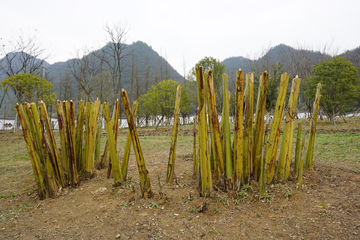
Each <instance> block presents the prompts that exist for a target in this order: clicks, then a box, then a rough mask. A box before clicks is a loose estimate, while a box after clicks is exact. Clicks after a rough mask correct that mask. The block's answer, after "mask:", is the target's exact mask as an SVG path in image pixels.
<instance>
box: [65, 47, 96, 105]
mask: <svg viewBox="0 0 360 240" xmlns="http://www.w3.org/2000/svg"><path fill="white" fill-rule="evenodd" d="M68 68H69V70H70V73H71V75H72V77H73V78H74V79H75V82H76V83H77V88H78V93H79V95H78V99H79V100H80V99H85V100H86V101H91V100H92V98H93V96H92V93H93V91H94V89H95V87H96V83H95V81H94V78H93V77H94V76H95V75H97V74H99V73H100V72H101V70H102V61H101V60H99V59H98V58H97V57H95V56H94V55H93V54H91V53H90V51H89V50H87V49H86V48H85V49H84V50H83V52H82V54H80V52H79V51H78V52H77V58H75V59H71V60H70V61H68Z"/></svg>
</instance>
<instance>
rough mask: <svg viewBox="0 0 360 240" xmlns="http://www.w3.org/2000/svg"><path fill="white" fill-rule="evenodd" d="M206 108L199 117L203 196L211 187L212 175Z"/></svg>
mask: <svg viewBox="0 0 360 240" xmlns="http://www.w3.org/2000/svg"><path fill="white" fill-rule="evenodd" d="M206 135H207V129H206V109H205V107H203V109H202V110H201V111H200V119H199V136H200V145H201V146H200V174H201V193H202V196H205V193H206V192H207V191H208V190H209V189H210V186H209V185H210V182H209V178H210V177H211V176H209V175H208V166H207V165H208V152H207V150H208V148H207V147H206V145H205V144H206Z"/></svg>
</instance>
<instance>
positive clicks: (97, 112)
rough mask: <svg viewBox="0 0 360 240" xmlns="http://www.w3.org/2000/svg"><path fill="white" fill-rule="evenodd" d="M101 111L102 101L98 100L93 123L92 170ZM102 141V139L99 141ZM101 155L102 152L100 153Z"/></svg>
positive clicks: (95, 104) (95, 105)
mask: <svg viewBox="0 0 360 240" xmlns="http://www.w3.org/2000/svg"><path fill="white" fill-rule="evenodd" d="M99 110H100V101H99V100H96V101H95V103H94V122H93V132H92V134H93V136H92V139H93V141H94V143H93V148H92V149H93V158H92V161H91V169H94V168H95V151H96V142H97V138H96V133H97V132H98V124H97V122H98V115H99ZM99 140H100V139H99ZM99 154H100V152H99Z"/></svg>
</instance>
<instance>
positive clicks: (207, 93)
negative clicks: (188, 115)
mask: <svg viewBox="0 0 360 240" xmlns="http://www.w3.org/2000/svg"><path fill="white" fill-rule="evenodd" d="M208 79H209V73H204V85H205V97H206V106H207V111H208V112H207V116H208V124H209V129H210V147H211V150H210V166H211V170H215V169H214V168H215V165H216V164H215V162H216V160H215V158H216V153H215V141H214V127H213V124H212V121H211V116H212V108H211V106H210V105H211V102H210V88H209V84H207V82H208V81H209V80H208ZM214 173H215V176H216V177H217V175H218V174H216V171H214Z"/></svg>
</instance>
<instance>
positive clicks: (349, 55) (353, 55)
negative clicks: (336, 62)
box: [340, 46, 360, 70]
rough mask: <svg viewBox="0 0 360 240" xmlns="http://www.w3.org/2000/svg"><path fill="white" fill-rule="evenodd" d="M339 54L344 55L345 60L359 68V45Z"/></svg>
mask: <svg viewBox="0 0 360 240" xmlns="http://www.w3.org/2000/svg"><path fill="white" fill-rule="evenodd" d="M340 56H341V57H343V56H345V57H346V59H347V60H349V61H350V62H352V63H353V64H354V66H355V67H357V68H358V69H359V70H360V46H359V47H357V48H355V49H353V50H348V51H346V52H344V53H342V54H340Z"/></svg>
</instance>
